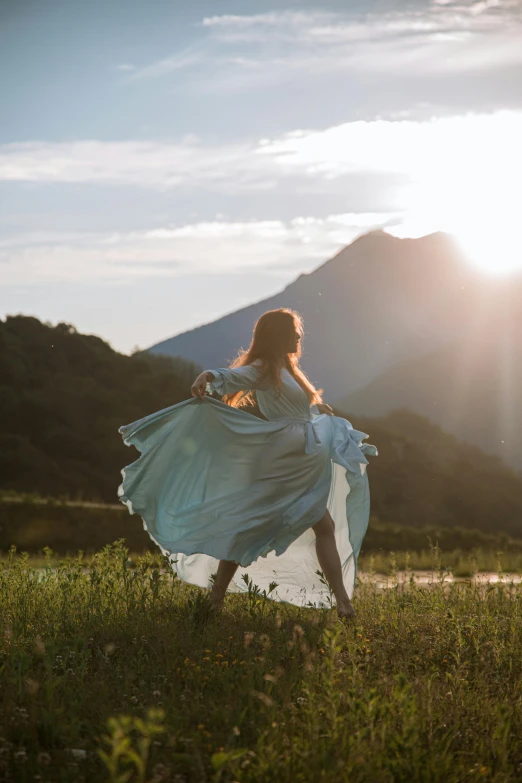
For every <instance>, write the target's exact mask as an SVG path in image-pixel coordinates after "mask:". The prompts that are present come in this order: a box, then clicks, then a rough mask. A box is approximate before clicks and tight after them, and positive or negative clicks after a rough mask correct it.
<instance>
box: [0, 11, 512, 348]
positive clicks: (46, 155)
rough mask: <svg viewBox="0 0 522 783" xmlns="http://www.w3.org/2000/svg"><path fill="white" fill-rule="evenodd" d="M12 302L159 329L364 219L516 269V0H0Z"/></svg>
mask: <svg viewBox="0 0 522 783" xmlns="http://www.w3.org/2000/svg"><path fill="white" fill-rule="evenodd" d="M0 91H1V95H2V102H1V106H2V120H1V122H0V317H5V315H6V314H15V313H24V314H27V315H35V316H37V317H39V318H41V319H42V320H44V321H50V322H52V323H58V322H60V321H65V322H67V323H72V324H74V325H75V326H76V327H77V328H78V329H79V330H80V331H83V332H89V333H93V334H98V335H100V336H102V337H103V338H104V339H107V340H108V341H109V342H110V343H111V345H113V347H114V348H116V349H117V350H121V351H124V352H130V351H132V350H134V349H135V348H137V347H140V348H145V347H149V346H150V345H152V344H153V343H155V342H158V341H160V340H162V339H165V338H167V337H170V336H173V335H174V334H176V333H179V332H182V331H185V330H186V329H190V328H192V327H194V326H197V325H200V324H202V323H206V322H209V321H212V320H214V319H215V318H217V317H219V316H220V315H224V314H225V313H228V312H231V311H233V310H236V309H237V308H239V307H241V306H244V305H247V304H250V303H251V302H253V301H258V300H260V299H262V298H264V297H266V296H269V295H271V294H273V293H275V292H276V291H279V290H281V289H282V288H283V287H284V286H286V285H288V284H289V283H290V282H291V281H292V280H294V279H295V278H296V277H297V276H298V275H299V274H301V273H303V272H309V271H311V270H313V269H314V268H316V267H317V266H319V265H320V264H321V263H323V262H324V261H325V260H326V259H327V258H329V257H331V256H332V255H333V254H334V253H335V252H337V251H338V250H339V249H340V248H341V247H343V246H344V245H346V244H348V243H349V242H351V241H352V240H353V239H354V238H355V237H357V236H358V235H360V234H361V233H364V232H366V231H368V230H371V229H372V228H383V229H385V230H387V231H390V233H393V234H395V235H397V236H420V235H422V234H425V233H429V232H431V231H435V230H445V231H451V232H453V233H455V234H456V236H457V238H458V239H460V240H461V242H462V245H463V248H465V250H466V252H468V253H469V255H470V257H471V259H472V260H473V261H474V262H476V263H477V264H479V265H481V266H482V267H483V268H484V269H485V270H488V272H504V271H506V270H509V269H512V268H517V267H522V240H521V238H520V237H519V236H518V234H519V233H520V232H519V230H518V223H519V219H520V218H519V213H518V205H519V204H520V188H521V185H520V183H521V182H522V153H521V147H520V139H521V138H522V0H477V1H476V2H472V1H471V0H462V1H461V0H456V1H455V2H453V0H411V2H401V1H400V0H397V2H394V3H391V2H386V1H385V0H378V1H377V0H365V1H364V2H352V1H351V0H344V2H335V1H334V0H321V3H319V2H316V3H311V2H307V1H306V0H301V1H300V2H288V0H286V2H285V1H284V0H282V2H280V3H275V4H272V3H268V2H260V1H259V0H241V2H239V0H235V1H234V0H190V2H189V1H188V0H187V1H185V0H169V1H168V2H167V0H146V1H145V0H143V2H136V0H110V2H107V0H103V1H102V0H90V2H88V3H85V2H84V0H59V1H58V0H2V3H0Z"/></svg>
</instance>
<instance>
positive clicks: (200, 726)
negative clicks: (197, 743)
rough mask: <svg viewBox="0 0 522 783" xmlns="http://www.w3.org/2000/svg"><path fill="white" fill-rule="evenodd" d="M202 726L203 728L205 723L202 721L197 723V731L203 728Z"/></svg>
mask: <svg viewBox="0 0 522 783" xmlns="http://www.w3.org/2000/svg"><path fill="white" fill-rule="evenodd" d="M204 728H205V724H204V723H198V729H199V731H201V730H202V729H204Z"/></svg>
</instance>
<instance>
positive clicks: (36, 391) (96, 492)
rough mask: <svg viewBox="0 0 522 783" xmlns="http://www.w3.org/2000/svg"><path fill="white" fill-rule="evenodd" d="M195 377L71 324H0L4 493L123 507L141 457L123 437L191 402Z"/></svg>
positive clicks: (190, 368) (182, 364)
mask: <svg viewBox="0 0 522 783" xmlns="http://www.w3.org/2000/svg"><path fill="white" fill-rule="evenodd" d="M197 372H198V368H197V367H195V366H194V365H193V364H191V363H189V362H186V361H184V360H180V359H177V360H174V359H169V358H166V357H156V356H149V355H147V354H137V355H135V356H124V355H123V354H120V353H117V352H116V351H114V350H113V349H112V348H111V347H110V346H109V345H108V344H107V343H105V342H104V341H103V340H101V339H100V338H99V337H93V336H92V335H84V334H79V333H78V332H77V331H76V329H75V328H74V327H73V326H70V325H69V324H58V325H57V326H54V327H53V326H49V325H47V324H43V323H41V322H40V321H39V320H38V319H36V318H28V317H25V316H13V317H9V316H8V317H7V318H6V320H5V321H2V320H0V489H7V490H18V491H24V492H36V493H39V494H43V495H52V496H57V495H61V494H65V495H69V496H80V497H84V498H85V499H89V500H105V501H113V502H116V491H117V487H118V485H119V483H120V481H121V475H120V470H121V468H122V467H123V466H124V465H126V464H128V463H129V462H131V461H132V459H134V458H135V457H136V452H135V451H134V450H132V451H131V450H130V449H128V448H127V447H126V446H125V445H124V444H123V442H122V439H121V436H120V435H119V434H118V428H119V427H120V426H121V425H122V424H127V423H129V422H131V421H135V420H136V419H139V418H141V417H142V416H145V415H146V414H148V413H153V412H154V411H156V410H160V409H161V408H165V407H167V406H168V405H172V404H174V403H176V402H180V401H181V400H183V399H185V398H186V397H188V396H189V394H190V384H191V382H192V380H193V379H194V376H195V375H196V374H197Z"/></svg>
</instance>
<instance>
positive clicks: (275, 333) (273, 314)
mask: <svg viewBox="0 0 522 783" xmlns="http://www.w3.org/2000/svg"><path fill="white" fill-rule="evenodd" d="M295 332H297V333H298V334H301V335H303V332H304V330H303V319H302V318H301V316H300V315H299V313H296V312H295V311H294V310H289V309H288V308H286V307H282V308H280V309H279V310H268V311H267V312H266V313H263V315H262V316H261V317H260V318H258V320H257V321H256V325H255V326H254V333H253V335H252V342H251V343H250V345H249V347H248V348H247V349H246V351H241V352H240V353H239V355H238V356H237V357H236V358H235V359H234V361H233V362H232V364H231V365H230V366H231V367H244V366H245V365H246V364H252V363H253V362H255V361H256V360H257V361H260V362H261V363H262V364H261V367H262V372H263V376H266V377H267V378H270V380H271V382H272V383H273V385H274V386H275V388H276V389H277V390H278V392H279V393H280V391H281V370H282V368H283V367H286V369H287V370H288V372H289V373H290V375H292V377H293V378H294V379H295V380H296V381H297V383H298V384H299V386H300V387H301V388H302V389H303V391H304V392H305V394H306V396H307V397H308V401H309V403H310V405H313V404H314V403H317V402H322V396H321V395H322V391H323V390H322V389H316V388H315V386H314V385H313V384H312V383H310V381H309V380H308V378H307V377H306V375H305V374H304V372H303V371H302V370H301V368H300V367H299V359H300V357H301V343H300V342H299V343H298V346H297V351H296V352H295V353H288V350H287V346H288V344H289V342H290V339H291V338H292V337H293V336H294V334H295ZM223 402H226V403H227V405H231V406H232V407H234V408H239V407H241V406H242V405H248V404H249V403H250V404H252V403H253V402H254V399H253V395H252V392H248V394H244V393H243V392H236V393H235V394H227V395H225V396H224V397H223Z"/></svg>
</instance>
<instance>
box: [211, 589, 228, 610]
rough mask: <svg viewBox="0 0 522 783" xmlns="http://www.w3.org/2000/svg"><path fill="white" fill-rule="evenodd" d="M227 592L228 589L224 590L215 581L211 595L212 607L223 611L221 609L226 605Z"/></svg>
mask: <svg viewBox="0 0 522 783" xmlns="http://www.w3.org/2000/svg"><path fill="white" fill-rule="evenodd" d="M225 593H226V589H225V590H223V589H222V588H221V587H218V585H216V584H215V583H214V584H213V585H212V589H211V591H210V595H209V602H210V604H211V606H212V608H213V609H214V610H215V611H217V612H219V611H221V609H223V607H224V605H225Z"/></svg>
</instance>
